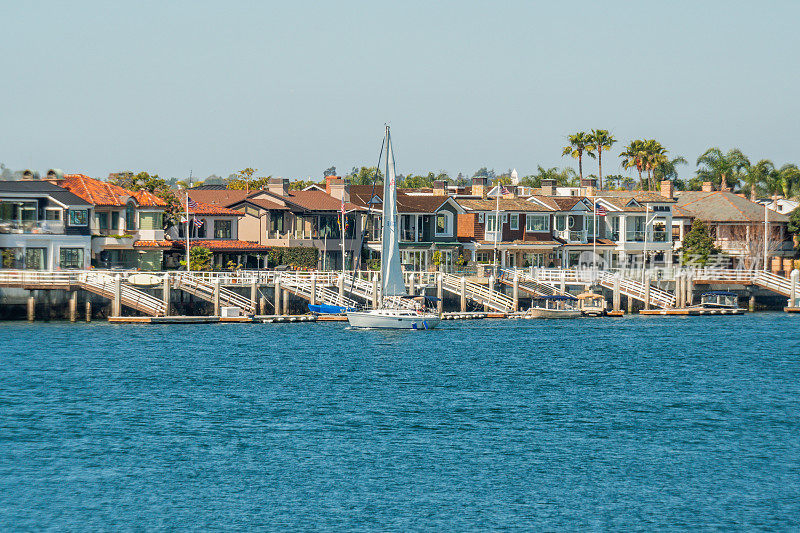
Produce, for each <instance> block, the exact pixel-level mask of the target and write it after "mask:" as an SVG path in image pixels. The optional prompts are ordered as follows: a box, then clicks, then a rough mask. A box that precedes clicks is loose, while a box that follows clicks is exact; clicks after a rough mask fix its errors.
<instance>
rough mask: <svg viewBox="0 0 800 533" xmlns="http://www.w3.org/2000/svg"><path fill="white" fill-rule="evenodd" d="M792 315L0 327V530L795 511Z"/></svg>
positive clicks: (626, 523) (797, 374) (706, 521)
mask: <svg viewBox="0 0 800 533" xmlns="http://www.w3.org/2000/svg"><path fill="white" fill-rule="evenodd" d="M798 319H800V317H796V316H788V315H784V314H777V313H762V314H755V315H747V316H743V317H698V318H686V317H629V318H624V319H581V320H573V321H510V320H506V321H501V320H483V321H465V322H445V323H443V324H442V327H441V329H439V330H435V331H430V332H380V331H349V330H346V329H344V327H343V326H342V325H341V324H336V323H334V324H318V325H317V324H285V325H283V324H264V325H254V324H216V325H207V326H200V325H174V326H148V325H110V324H106V323H100V322H95V323H92V324H65V323H49V324H44V323H37V324H34V325H29V324H24V323H2V324H0V346H2V347H3V348H2V349H0V351H1V352H2V366H1V367H0V530H4V531H8V530H17V529H25V530H28V529H35V530H39V529H59V530H96V529H161V528H178V529H184V528H190V529H225V530H248V531H251V530H256V529H270V530H305V529H321V530H331V529H336V530H341V529H357V530H475V529H488V528H512V529H515V528H519V529H536V530H563V529H569V530H575V529H641V530H653V529H666V528H669V529H672V528H677V529H747V530H753V529H779V530H789V529H797V528H798V527H800V394H799V393H800V336H799V335H798V334H797V332H798V325H799V324H800V321H798Z"/></svg>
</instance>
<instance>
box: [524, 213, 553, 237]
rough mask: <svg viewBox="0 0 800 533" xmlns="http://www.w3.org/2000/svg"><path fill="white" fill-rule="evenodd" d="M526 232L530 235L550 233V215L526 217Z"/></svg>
mask: <svg viewBox="0 0 800 533" xmlns="http://www.w3.org/2000/svg"><path fill="white" fill-rule="evenodd" d="M525 231H527V232H528V233H534V232H546V231H550V216H549V215H526V216H525Z"/></svg>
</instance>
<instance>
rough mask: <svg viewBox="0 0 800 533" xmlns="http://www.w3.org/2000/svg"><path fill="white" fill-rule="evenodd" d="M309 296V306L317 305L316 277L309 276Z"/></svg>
mask: <svg viewBox="0 0 800 533" xmlns="http://www.w3.org/2000/svg"><path fill="white" fill-rule="evenodd" d="M310 282H311V296H310V297H309V299H308V304H309V305H317V277H316V276H315V275H314V274H311V278H310Z"/></svg>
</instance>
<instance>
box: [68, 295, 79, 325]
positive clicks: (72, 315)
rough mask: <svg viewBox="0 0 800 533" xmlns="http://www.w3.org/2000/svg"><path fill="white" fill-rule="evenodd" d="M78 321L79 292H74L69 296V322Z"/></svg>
mask: <svg viewBox="0 0 800 533" xmlns="http://www.w3.org/2000/svg"><path fill="white" fill-rule="evenodd" d="M76 320H78V291H72V292H70V294H69V321H70V322H75V321H76Z"/></svg>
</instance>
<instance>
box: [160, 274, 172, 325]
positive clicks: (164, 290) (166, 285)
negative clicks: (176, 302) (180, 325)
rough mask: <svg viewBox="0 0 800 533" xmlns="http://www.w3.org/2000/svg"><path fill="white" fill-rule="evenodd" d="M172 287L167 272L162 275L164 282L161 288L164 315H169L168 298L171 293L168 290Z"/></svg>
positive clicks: (169, 298)
mask: <svg viewBox="0 0 800 533" xmlns="http://www.w3.org/2000/svg"><path fill="white" fill-rule="evenodd" d="M171 289H172V282H171V280H170V279H169V274H167V275H165V276H164V284H163V288H162V290H161V297H162V299H163V300H164V316H169V315H170V304H169V302H170V300H171V297H172V295H171V294H170V290H171Z"/></svg>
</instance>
